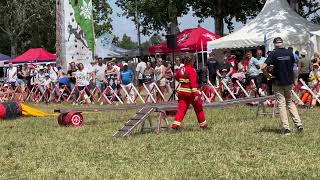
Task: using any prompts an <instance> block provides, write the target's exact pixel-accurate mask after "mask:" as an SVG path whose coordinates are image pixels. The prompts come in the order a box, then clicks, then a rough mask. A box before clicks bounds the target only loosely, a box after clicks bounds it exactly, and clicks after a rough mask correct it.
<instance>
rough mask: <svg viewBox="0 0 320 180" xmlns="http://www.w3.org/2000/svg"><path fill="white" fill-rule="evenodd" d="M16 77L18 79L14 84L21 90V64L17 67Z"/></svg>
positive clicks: (22, 86) (23, 85)
mask: <svg viewBox="0 0 320 180" xmlns="http://www.w3.org/2000/svg"><path fill="white" fill-rule="evenodd" d="M17 78H18V79H17V83H16V85H17V86H18V87H20V88H21V90H22V91H23V90H24V87H25V83H24V81H23V74H22V66H18V67H17Z"/></svg>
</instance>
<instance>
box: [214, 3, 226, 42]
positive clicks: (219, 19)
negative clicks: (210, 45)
mask: <svg viewBox="0 0 320 180" xmlns="http://www.w3.org/2000/svg"><path fill="white" fill-rule="evenodd" d="M222 3H223V1H222V0H218V1H217V6H216V7H217V8H216V16H215V17H214V20H215V33H216V34H217V35H219V36H223V30H224V24H223V23H224V22H223V18H224V16H223V4H222Z"/></svg>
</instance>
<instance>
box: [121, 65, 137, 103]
mask: <svg viewBox="0 0 320 180" xmlns="http://www.w3.org/2000/svg"><path fill="white" fill-rule="evenodd" d="M120 77H121V84H122V85H123V86H124V88H125V89H126V91H127V92H128V93H129V95H130V97H127V103H128V104H130V103H131V101H130V100H129V98H131V99H132V100H133V99H134V91H133V90H132V86H133V84H132V82H133V78H134V75H133V72H132V70H131V69H129V67H128V63H124V64H123V70H122V71H121V73H120Z"/></svg>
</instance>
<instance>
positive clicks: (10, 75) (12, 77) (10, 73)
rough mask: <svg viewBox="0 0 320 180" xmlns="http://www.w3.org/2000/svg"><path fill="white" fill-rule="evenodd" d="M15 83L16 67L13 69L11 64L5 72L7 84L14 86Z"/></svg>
mask: <svg viewBox="0 0 320 180" xmlns="http://www.w3.org/2000/svg"><path fill="white" fill-rule="evenodd" d="M16 81H17V67H13V64H12V63H10V64H9V68H8V70H7V82H8V84H10V85H11V86H13V87H14V86H15V85H16Z"/></svg>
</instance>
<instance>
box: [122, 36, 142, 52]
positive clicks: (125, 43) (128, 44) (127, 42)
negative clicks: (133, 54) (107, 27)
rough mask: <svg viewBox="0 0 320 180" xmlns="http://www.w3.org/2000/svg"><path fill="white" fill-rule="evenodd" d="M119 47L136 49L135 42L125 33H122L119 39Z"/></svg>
mask: <svg viewBox="0 0 320 180" xmlns="http://www.w3.org/2000/svg"><path fill="white" fill-rule="evenodd" d="M119 47H121V48H124V49H136V48H138V45H137V43H136V42H133V41H132V39H131V37H130V36H128V35H127V34H123V36H122V39H121V41H120V42H119Z"/></svg>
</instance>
